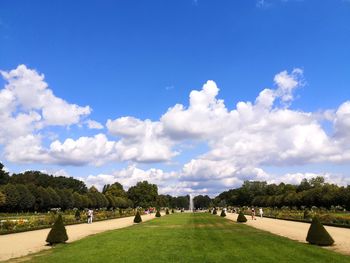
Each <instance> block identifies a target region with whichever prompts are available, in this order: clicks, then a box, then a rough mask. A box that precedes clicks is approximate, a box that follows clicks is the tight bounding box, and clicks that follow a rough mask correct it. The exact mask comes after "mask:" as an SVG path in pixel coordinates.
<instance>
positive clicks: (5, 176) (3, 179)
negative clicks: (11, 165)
mask: <svg viewBox="0 0 350 263" xmlns="http://www.w3.org/2000/svg"><path fill="white" fill-rule="evenodd" d="M9 181H10V175H9V173H8V172H6V171H5V169H4V165H3V164H2V163H0V185H5V184H8V183H9Z"/></svg>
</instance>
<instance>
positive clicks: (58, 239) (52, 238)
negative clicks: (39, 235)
mask: <svg viewBox="0 0 350 263" xmlns="http://www.w3.org/2000/svg"><path fill="white" fill-rule="evenodd" d="M67 240H68V235H67V231H66V228H65V227H64V224H63V219H62V215H58V217H57V220H56V222H55V223H54V224H53V226H52V228H51V230H50V232H49V234H48V235H47V238H46V242H47V243H49V245H54V244H58V243H65V242H66V241H67Z"/></svg>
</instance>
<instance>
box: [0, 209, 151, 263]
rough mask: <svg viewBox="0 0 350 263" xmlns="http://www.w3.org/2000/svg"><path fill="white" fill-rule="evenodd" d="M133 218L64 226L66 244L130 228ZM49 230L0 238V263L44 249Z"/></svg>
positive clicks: (149, 217)
mask: <svg viewBox="0 0 350 263" xmlns="http://www.w3.org/2000/svg"><path fill="white" fill-rule="evenodd" d="M154 215H155V214H150V215H143V216H142V221H148V220H151V219H153V218H154ZM133 220H134V217H133V216H131V217H123V218H117V219H111V220H105V221H99V222H94V223H92V224H78V225H70V226H66V229H67V234H68V237H69V240H68V243H69V242H73V241H75V240H78V239H81V238H83V237H86V236H90V235H94V234H97V233H100V232H104V231H107V230H113V229H118V228H123V227H127V226H131V225H133V224H134V222H133ZM49 231H50V229H41V230H34V231H28V232H22V233H15V234H8V235H1V236H0V261H3V260H8V259H11V258H17V257H22V256H25V255H28V254H31V253H35V252H38V251H41V250H44V249H49V248H50V246H46V242H45V240H46V237H47V234H48V233H49Z"/></svg>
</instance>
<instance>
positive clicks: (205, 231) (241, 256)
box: [30, 213, 350, 263]
mask: <svg viewBox="0 0 350 263" xmlns="http://www.w3.org/2000/svg"><path fill="white" fill-rule="evenodd" d="M30 262H45V263H50V262H52V263H58V262H65V263H70V262H85V263H89V262H201V263H202V262H235V263H236V262H237V263H238V262H269V263H271V262H278V263H280V262H298V263H300V262H307V263H309V262H318V263H320V262H327V263H330V262H347V263H349V262H350V257H348V256H344V255H340V254H337V253H335V252H332V251H329V250H326V249H323V248H320V247H317V246H312V245H308V244H301V243H298V242H295V241H292V240H289V239H287V238H283V237H279V236H275V235H272V234H270V233H267V232H264V231H260V230H257V229H254V228H251V227H249V226H246V225H242V224H237V223H235V222H232V221H229V220H227V219H224V218H221V217H219V216H214V215H211V214H207V213H196V214H192V213H188V214H187V213H185V214H184V213H183V214H173V215H168V216H163V217H161V218H157V219H154V220H152V221H148V222H146V223H142V224H139V225H134V226H132V227H128V228H124V229H119V230H115V231H108V232H104V233H102V234H98V235H95V236H91V237H88V238H85V239H82V240H80V241H77V242H73V243H71V244H65V245H59V246H56V247H55V248H54V249H51V250H49V251H46V252H44V253H43V255H40V254H38V255H36V256H33V257H31V259H30Z"/></svg>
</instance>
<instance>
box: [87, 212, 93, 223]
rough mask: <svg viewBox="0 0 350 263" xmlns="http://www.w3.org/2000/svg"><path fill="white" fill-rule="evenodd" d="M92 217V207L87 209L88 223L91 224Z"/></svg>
mask: <svg viewBox="0 0 350 263" xmlns="http://www.w3.org/2000/svg"><path fill="white" fill-rule="evenodd" d="M93 217H94V211H93V210H92V209H89V210H88V224H92V218H93Z"/></svg>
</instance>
